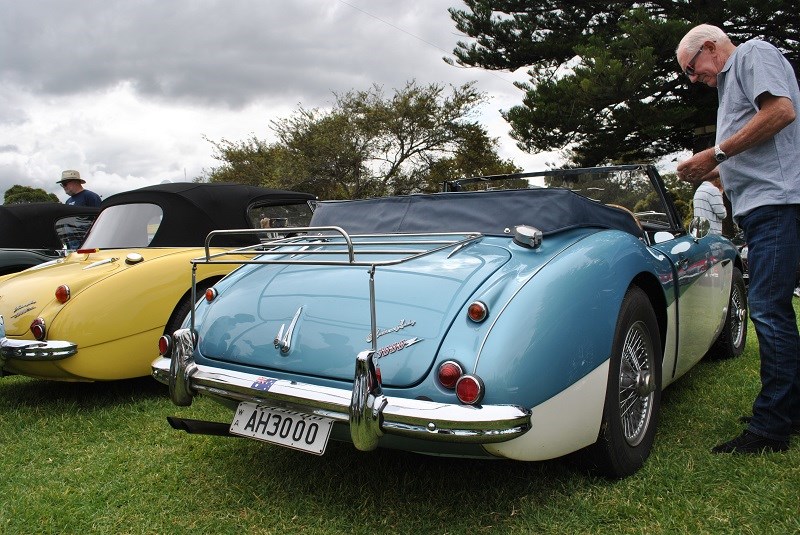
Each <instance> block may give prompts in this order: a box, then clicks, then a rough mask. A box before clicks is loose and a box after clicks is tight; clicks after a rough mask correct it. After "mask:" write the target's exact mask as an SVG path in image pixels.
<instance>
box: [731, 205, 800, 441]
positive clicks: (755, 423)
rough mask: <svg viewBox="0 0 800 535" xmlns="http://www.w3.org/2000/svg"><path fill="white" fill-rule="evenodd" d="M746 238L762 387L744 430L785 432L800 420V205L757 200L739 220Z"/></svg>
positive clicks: (770, 434) (781, 435) (774, 435)
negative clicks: (799, 285) (797, 297)
mask: <svg viewBox="0 0 800 535" xmlns="http://www.w3.org/2000/svg"><path fill="white" fill-rule="evenodd" d="M739 223H740V226H741V227H742V229H743V230H744V233H745V237H746V238H747V248H748V252H747V262H748V270H749V273H750V288H749V291H748V301H749V304H750V319H751V320H752V321H753V326H754V327H755V331H756V335H757V336H758V344H759V351H760V353H761V391H760V392H759V394H758V396H757V397H756V400H755V402H753V418H752V420H751V421H750V424H749V426H748V430H749V431H750V432H751V433H754V434H756V435H760V436H763V437H766V438H770V439H773V440H786V439H788V438H789V434H790V429H791V426H792V424H797V423H800V335H798V330H797V321H796V319H795V314H794V308H793V307H792V291H793V290H794V287H795V275H796V273H797V266H798V262H800V205H776V206H761V207H759V208H756V209H755V210H753V211H752V212H750V213H749V214H747V215H746V216H744V217H742V218H741V220H740V222H739Z"/></svg>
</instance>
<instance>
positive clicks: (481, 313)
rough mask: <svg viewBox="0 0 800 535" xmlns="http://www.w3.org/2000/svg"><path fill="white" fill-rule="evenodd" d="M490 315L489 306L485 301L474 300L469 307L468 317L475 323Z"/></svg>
mask: <svg viewBox="0 0 800 535" xmlns="http://www.w3.org/2000/svg"><path fill="white" fill-rule="evenodd" d="M488 315H489V307H487V306H486V303H484V302H483V301H473V302H472V303H470V305H469V308H467V317H469V319H471V320H472V321H474V322H475V323H480V322H482V321H483V320H485V319H486V316H488Z"/></svg>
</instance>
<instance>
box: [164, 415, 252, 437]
mask: <svg viewBox="0 0 800 535" xmlns="http://www.w3.org/2000/svg"><path fill="white" fill-rule="evenodd" d="M167 422H169V425H170V426H172V428H173V429H177V430H178V431H186V432H187V433H189V434H190V435H214V436H218V437H235V436H237V435H233V434H231V433H230V431H229V429H230V425H229V424H225V423H222V422H208V421H205V420H192V419H190V418H178V417H176V416H167Z"/></svg>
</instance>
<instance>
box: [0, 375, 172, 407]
mask: <svg viewBox="0 0 800 535" xmlns="http://www.w3.org/2000/svg"><path fill="white" fill-rule="evenodd" d="M166 396H167V388H166V386H164V385H162V384H160V383H158V382H157V381H156V380H155V379H153V378H152V377H139V378H136V379H126V380H121V381H97V382H91V383H78V382H63V381H48V380H44V379H33V378H29V377H21V376H13V375H12V376H6V377H2V378H0V408H7V409H12V408H24V407H39V408H44V407H47V408H50V409H53V410H58V408H59V407H61V408H73V407H80V408H99V407H111V406H114V405H118V404H124V403H130V402H131V401H134V400H146V399H150V398H165V397H166Z"/></svg>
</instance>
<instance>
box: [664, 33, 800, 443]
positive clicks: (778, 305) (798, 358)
mask: <svg viewBox="0 0 800 535" xmlns="http://www.w3.org/2000/svg"><path fill="white" fill-rule="evenodd" d="M676 55H677V60H678V63H679V64H680V67H681V69H682V70H683V72H684V74H685V75H686V76H687V77H688V78H689V80H690V81H691V82H693V83H696V82H700V83H704V84H706V85H708V86H710V87H716V88H717V93H718V96H719V109H718V110H717V134H716V136H717V137H716V146H714V147H713V148H710V149H706V150H704V151H702V152H699V153H697V154H695V155H693V156H692V157H691V158H689V159H688V160H686V161H684V162H681V163H680V164H679V165H678V176H679V177H680V178H681V179H683V180H686V181H688V182H691V183H695V184H696V183H698V182H699V181H701V180H703V179H704V177H706V176H707V175H708V174H709V173H711V172H712V171H713V169H714V168H715V167H717V166H719V174H720V176H721V178H722V184H723V186H724V188H725V192H726V193H727V195H728V197H729V198H730V200H731V205H732V209H733V210H732V212H733V218H734V220H735V221H736V223H737V224H738V225H739V226H740V227H741V228H742V229H743V230H744V232H745V237H746V239H747V245H748V249H749V250H748V270H749V274H750V287H749V294H748V295H749V301H750V318H751V319H752V320H753V325H754V327H755V330H756V334H757V336H758V342H759V351H760V354H761V391H760V392H759V394H758V396H757V397H756V399H755V401H754V403H753V415H752V416H743V417H742V418H741V421H742V422H744V423H747V427H746V429H745V430H744V431H743V432H742V434H741V435H739V436H738V437H736V438H734V439H733V440H730V441H728V442H724V443H722V444H719V445H718V446H716V447H714V448H713V449H712V451H713V452H715V453H761V452H764V451H784V450H786V449H788V447H789V435H790V434H795V433H797V432H798V431H800V335H798V329H797V323H796V319H795V315H794V309H793V308H792V291H793V289H794V281H795V280H794V277H795V270H796V268H797V264H798V262H800V124H798V121H796V120H795V118H796V116H797V113H798V105H800V89H799V88H798V85H797V78H796V77H795V74H794V71H793V70H792V67H791V65H790V64H789V62H788V61H787V60H786V58H784V57H783V55H782V54H781V53H780V51H778V49H776V48H775V47H774V46H772V45H770V44H768V43H766V42H764V41H759V40H755V39H754V40H750V41H747V42H745V43H742V44H740V45H739V46H736V45H734V44H733V43H732V42H731V40H730V39H729V38H728V36H727V35H726V34H725V32H723V31H722V30H721V29H719V28H717V27H716V26H710V25H708V24H702V25H700V26H696V27H694V28H692V29H691V30H690V31H689V32H688V33H687V34H686V35H685V36H684V38H683V39H682V40H681V42H680V44H679V45H678V48H677V50H676Z"/></svg>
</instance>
